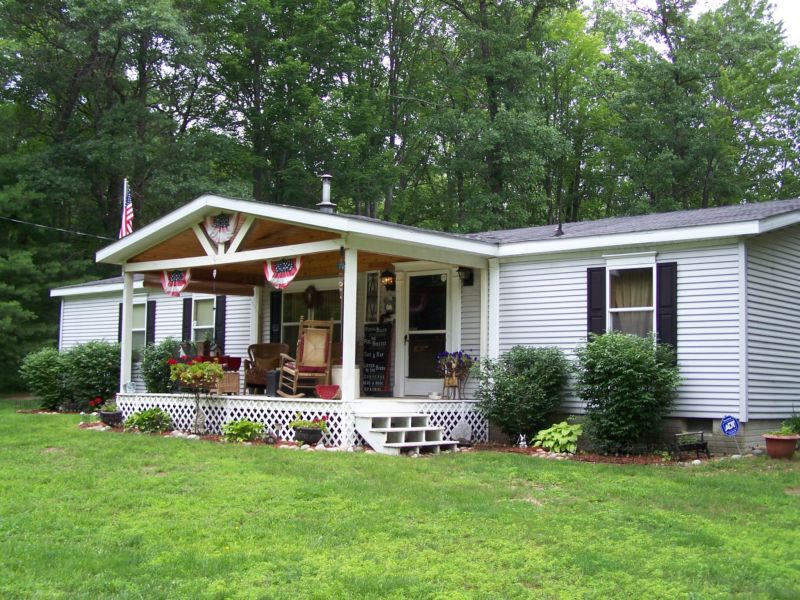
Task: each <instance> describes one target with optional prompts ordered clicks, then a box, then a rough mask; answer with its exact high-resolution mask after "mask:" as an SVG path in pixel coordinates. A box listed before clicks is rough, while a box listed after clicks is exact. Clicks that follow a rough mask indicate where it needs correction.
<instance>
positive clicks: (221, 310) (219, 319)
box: [214, 296, 225, 354]
mask: <svg viewBox="0 0 800 600" xmlns="http://www.w3.org/2000/svg"><path fill="white" fill-rule="evenodd" d="M214 341H216V342H217V349H218V350H219V351H220V353H222V354H224V353H225V296H217V303H216V306H215V308H214Z"/></svg>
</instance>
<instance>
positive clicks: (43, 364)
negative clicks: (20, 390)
mask: <svg viewBox="0 0 800 600" xmlns="http://www.w3.org/2000/svg"><path fill="white" fill-rule="evenodd" d="M61 363H62V360H61V355H60V354H59V353H58V350H56V349H55V348H42V349H41V350H36V351H35V352H31V353H30V354H28V355H27V356H26V357H25V358H24V359H22V365H21V366H20V369H19V372H20V375H21V376H22V379H23V381H24V382H25V385H26V386H27V387H28V390H29V391H31V392H32V393H33V394H34V395H35V396H36V397H37V398H38V399H39V402H41V406H42V408H48V409H50V410H54V409H57V408H58V407H59V406H61V404H62V402H63V401H64V387H63V382H62V364H61Z"/></svg>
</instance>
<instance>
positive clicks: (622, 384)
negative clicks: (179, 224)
mask: <svg viewBox="0 0 800 600" xmlns="http://www.w3.org/2000/svg"><path fill="white" fill-rule="evenodd" d="M577 355H578V367H579V368H578V378H577V385H576V390H577V392H578V395H579V396H580V397H581V399H583V401H584V402H586V410H587V416H588V422H587V429H588V430H589V433H590V435H591V436H592V438H593V439H594V441H595V442H596V443H597V444H598V446H599V447H600V449H602V450H606V451H610V452H620V451H631V450H635V449H636V448H637V447H638V446H639V445H640V444H641V443H642V442H644V441H645V440H646V438H647V437H648V436H649V435H654V434H656V433H657V432H659V431H660V426H661V420H662V419H663V417H664V415H666V413H667V412H668V411H669V408H670V406H671V405H672V400H673V397H674V394H675V390H676V388H677V387H678V383H679V382H680V376H679V374H678V367H677V365H676V363H675V355H674V353H673V351H672V348H670V347H669V346H666V345H663V344H655V343H654V341H653V339H652V338H642V337H639V336H636V335H629V334H623V333H616V332H610V333H606V334H603V335H600V336H594V337H592V338H591V339H590V340H589V342H588V343H587V344H586V345H585V346H583V347H582V348H579V349H578V350H577Z"/></svg>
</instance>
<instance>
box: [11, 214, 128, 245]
mask: <svg viewBox="0 0 800 600" xmlns="http://www.w3.org/2000/svg"><path fill="white" fill-rule="evenodd" d="M0 219H2V220H4V221H11V222H12V223H20V224H21V225H30V226H31V227H39V228H41V229H52V230H53V231H60V232H62V233H71V234H72V235H83V236H86V237H93V238H97V239H99V240H108V241H111V242H113V241H116V240H114V238H110V237H106V236H104V235H95V234H94V233H84V232H82V231H71V230H69V229H61V228H60V227H52V226H50V225H42V224H41V223H31V222H30V221H23V220H21V219H12V218H11V217H0Z"/></svg>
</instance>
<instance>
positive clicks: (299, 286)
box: [281, 277, 342, 342]
mask: <svg viewBox="0 0 800 600" xmlns="http://www.w3.org/2000/svg"><path fill="white" fill-rule="evenodd" d="M310 285H313V286H314V287H315V288H316V290H317V291H318V292H332V291H339V279H338V278H336V277H326V278H324V279H304V280H302V281H297V280H295V281H292V282H291V283H290V284H289V285H287V286H286V287H285V288H284V289H282V290H281V342H284V341H285V339H286V336H285V335H284V334H283V330H284V328H285V327H286V326H293V327H299V326H300V321H284V318H283V311H284V307H285V303H284V298H283V297H284V295H285V294H302V293H303V292H304V291H305V290H306V288H308V286H310ZM310 310H312V311H313V310H314V309H310ZM304 317H305V318H306V319H314V318H315V317H314V316H313V315H310V314H309V315H304ZM336 325H339V327H340V328H341V326H342V314H341V309H340V310H339V318H338V319H334V320H333V327H334V330H335V329H336Z"/></svg>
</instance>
